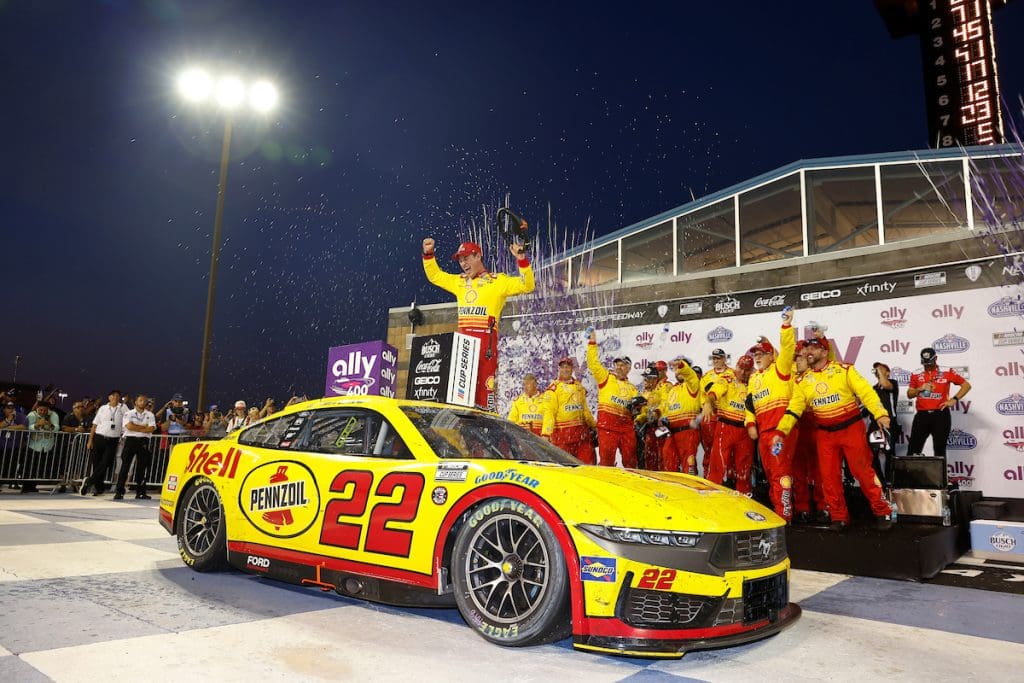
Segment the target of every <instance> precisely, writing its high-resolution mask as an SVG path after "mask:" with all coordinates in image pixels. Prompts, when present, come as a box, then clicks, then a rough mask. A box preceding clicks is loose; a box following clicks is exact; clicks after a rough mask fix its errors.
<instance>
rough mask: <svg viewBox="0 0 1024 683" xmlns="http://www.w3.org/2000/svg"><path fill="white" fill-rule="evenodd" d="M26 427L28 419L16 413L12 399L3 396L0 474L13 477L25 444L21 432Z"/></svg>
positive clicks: (0, 421) (16, 407)
mask: <svg viewBox="0 0 1024 683" xmlns="http://www.w3.org/2000/svg"><path fill="white" fill-rule="evenodd" d="M26 429H28V420H27V419H26V418H25V416H24V415H21V414H19V413H18V406H17V405H15V403H14V401H11V400H9V399H7V398H6V397H5V399H4V405H3V416H2V417H0V476H2V477H4V478H7V477H10V478H12V479H13V478H14V476H15V474H16V472H17V468H18V464H19V463H20V462H21V449H22V448H24V446H25V442H24V439H25V437H24V435H23V434H22V432H23V431H25V430H26Z"/></svg>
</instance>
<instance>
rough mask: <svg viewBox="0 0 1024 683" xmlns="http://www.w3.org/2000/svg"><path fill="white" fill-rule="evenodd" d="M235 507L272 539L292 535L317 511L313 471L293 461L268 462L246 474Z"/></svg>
mask: <svg viewBox="0 0 1024 683" xmlns="http://www.w3.org/2000/svg"><path fill="white" fill-rule="evenodd" d="M238 506H239V508H241V510H242V514H243V515H245V518H246V519H248V520H249V523H250V524H252V525H253V526H254V527H256V528H257V529H259V530H260V531H262V532H263V533H265V534H267V535H268V536H274V537H275V538H293V537H295V536H298V535H299V534H301V533H303V532H304V531H306V529H308V528H309V527H311V526H312V525H313V522H315V521H316V518H317V517H318V516H319V514H320V493H319V490H318V489H317V486H316V478H315V477H313V473H312V472H311V471H310V470H309V468H307V467H306V466H305V465H303V464H302V463H298V462H295V461H293V460H287V461H282V460H278V461H276V462H268V463H266V464H265V465H260V466H259V467H257V468H256V469H254V470H253V471H251V472H249V474H247V475H246V477H245V480H244V481H243V482H242V487H241V489H239V492H238Z"/></svg>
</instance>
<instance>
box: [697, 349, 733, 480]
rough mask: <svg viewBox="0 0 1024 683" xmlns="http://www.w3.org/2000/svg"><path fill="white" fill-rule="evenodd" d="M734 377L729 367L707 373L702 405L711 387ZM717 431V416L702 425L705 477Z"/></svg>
mask: <svg viewBox="0 0 1024 683" xmlns="http://www.w3.org/2000/svg"><path fill="white" fill-rule="evenodd" d="M723 353H724V352H723ZM734 376H735V375H734V374H733V371H732V368H730V367H728V366H726V368H725V370H723V371H722V372H718V371H716V370H715V369H714V367H712V368H711V369H710V370H708V371H707V372H705V373H704V376H703V377H701V378H700V404H701V405H704V400H705V399H706V398H707V390H708V389H709V388H710V387H711V385H713V384H714V383H715V382H717V381H718V380H719V379H722V378H724V377H729V378H732V377H734ZM717 430H718V416H717V415H712V416H711V417H709V418H705V419H704V421H703V422H701V423H700V446H701V449H703V451H704V457H703V459H702V461H701V471H702V472H704V476H705V477H706V476H707V474H708V467H709V464H710V462H711V449H712V448H713V447H714V445H715V432H716V431H717Z"/></svg>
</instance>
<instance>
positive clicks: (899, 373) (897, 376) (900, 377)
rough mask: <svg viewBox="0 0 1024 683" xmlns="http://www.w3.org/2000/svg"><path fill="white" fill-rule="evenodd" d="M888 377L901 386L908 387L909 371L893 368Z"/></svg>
mask: <svg viewBox="0 0 1024 683" xmlns="http://www.w3.org/2000/svg"><path fill="white" fill-rule="evenodd" d="M889 376H890V377H892V378H893V379H894V380H896V381H897V382H899V383H900V385H901V386H905V387H906V386H910V370H904V369H903V368H893V369H892V370H890V371H889Z"/></svg>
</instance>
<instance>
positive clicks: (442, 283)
mask: <svg viewBox="0 0 1024 683" xmlns="http://www.w3.org/2000/svg"><path fill="white" fill-rule="evenodd" d="M518 264H519V277H512V276H511V275H506V274H505V273H498V274H494V273H488V272H484V273H482V274H481V275H478V276H476V277H468V276H466V275H455V274H452V273H446V272H444V271H443V270H441V267H440V266H438V265H437V259H435V258H434V256H433V254H431V255H429V256H428V255H424V256H423V271H424V272H425V273H426V274H427V279H428V280H430V282H431V283H433V284H435V285H437V286H438V287H440V288H441V289H443V290H445V291H447V292H451V293H452V294H454V295H455V297H456V299H457V300H458V304H459V311H458V312H459V331H460V332H467V331H474V332H486V331H487V330H488V329H489V328H490V323H491V320H492V319H493V321H494V329H495V330H497V329H498V319H499V318H501V310H502V309H503V308H504V307H505V299H507V298H508V297H510V296H515V295H516V294H528V293H530V292H532V291H533V287H534V283H533V269H532V268H531V267H530V262H529V261H528V260H526V259H519V261H518Z"/></svg>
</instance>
